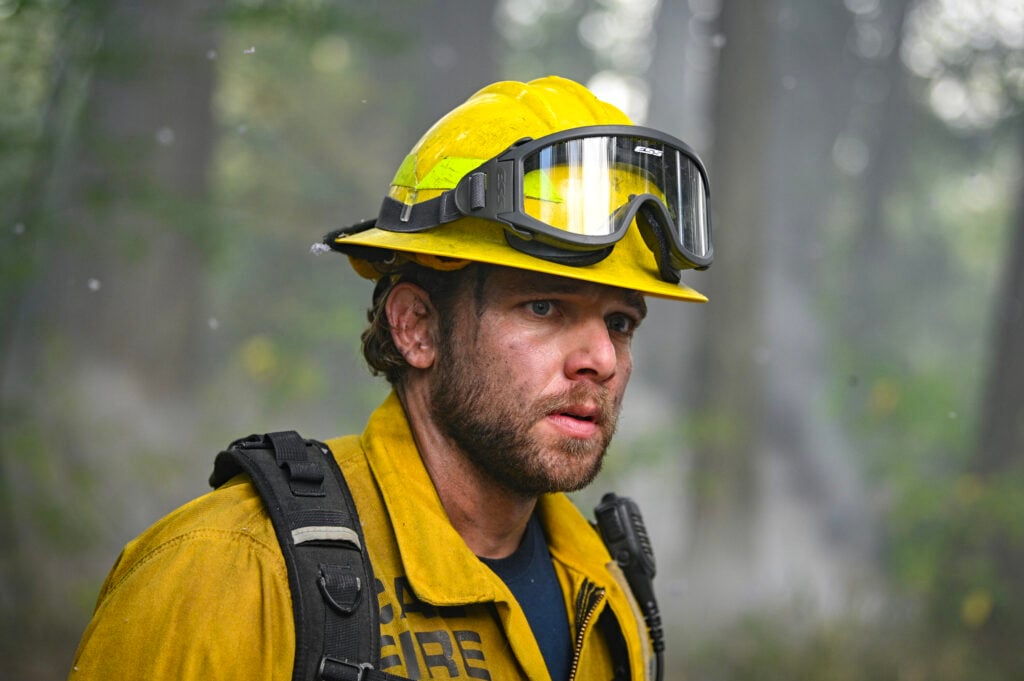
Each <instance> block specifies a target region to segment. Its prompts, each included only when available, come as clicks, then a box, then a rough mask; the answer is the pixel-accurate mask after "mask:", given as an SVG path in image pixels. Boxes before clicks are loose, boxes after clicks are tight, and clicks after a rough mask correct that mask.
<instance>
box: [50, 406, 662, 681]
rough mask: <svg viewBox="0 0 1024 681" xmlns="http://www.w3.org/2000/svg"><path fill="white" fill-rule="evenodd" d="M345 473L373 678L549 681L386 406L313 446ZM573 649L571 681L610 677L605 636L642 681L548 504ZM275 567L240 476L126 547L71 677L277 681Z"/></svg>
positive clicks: (286, 630)
mask: <svg viewBox="0 0 1024 681" xmlns="http://www.w3.org/2000/svg"><path fill="white" fill-rule="evenodd" d="M327 444H328V445H329V446H330V448H331V450H332V452H333V453H334V455H335V458H336V459H337V461H338V463H339V465H340V466H341V468H342V470H343V471H344V472H345V477H346V480H347V481H348V484H349V487H350V488H351V490H352V495H353V497H354V499H355V502H356V506H357V508H358V511H359V515H360V520H361V521H362V523H363V530H364V533H365V536H366V544H367V549H368V551H369V553H370V557H371V560H372V563H373V569H374V573H375V576H376V578H377V585H376V587H377V592H378V601H379V604H380V629H381V643H382V645H381V662H380V667H379V668H380V669H382V670H384V671H387V672H390V673H392V674H400V675H403V676H407V677H409V678H411V679H421V678H434V679H437V678H442V679H444V678H460V679H465V678H469V679H493V680H494V681H500V680H504V679H538V680H540V679H549V675H548V672H547V667H546V666H545V664H544V659H543V657H542V655H541V652H540V649H539V648H538V646H537V643H536V641H535V639H534V637H533V634H532V632H531V630H530V626H529V624H528V623H527V620H526V616H525V615H524V614H523V611H522V609H521V608H520V607H519V605H518V603H517V602H516V601H515V598H514V597H513V596H512V594H511V592H510V591H509V590H508V588H507V587H506V586H505V584H504V582H502V581H501V579H500V578H498V577H497V576H496V575H495V574H494V573H493V572H492V571H491V570H490V569H489V568H488V567H487V566H485V565H484V564H483V563H482V562H481V561H480V560H479V559H477V557H476V556H474V555H473V553H472V552H471V551H470V550H469V548H468V547H467V546H466V544H465V542H463V541H462V538H461V537H460V536H459V535H458V533H456V531H455V530H454V529H453V528H452V526H451V524H450V523H449V522H448V519H447V516H446V515H445V512H444V508H443V507H442V506H441V502H440V500H439V499H438V497H437V493H436V492H435V490H434V486H433V484H432V483H431V480H430V477H429V475H428V474H427V472H426V469H425V468H424V466H423V463H422V461H421V459H420V457H419V453H418V452H417V450H416V447H415V444H414V442H413V439H412V435H411V433H410V431H409V426H408V423H407V421H406V418H405V413H404V411H403V409H402V406H401V403H400V402H399V400H398V399H397V397H396V396H395V395H394V394H392V395H391V396H389V397H388V399H387V400H386V401H385V402H384V404H383V405H382V406H381V407H380V408H378V409H377V410H376V411H375V412H374V413H373V415H372V416H371V418H370V421H369V423H368V425H367V428H366V431H365V432H364V433H363V434H362V436H355V435H351V436H347V437H342V438H338V439H335V440H331V441H329V442H328V443H327ZM538 508H539V511H540V515H541V521H542V524H543V527H544V530H545V534H546V536H547V538H548V545H549V548H550V551H551V555H552V557H553V560H554V565H555V572H556V574H557V575H558V579H559V582H560V584H561V587H562V592H563V594H564V598H565V607H566V611H567V613H568V617H569V624H570V631H571V633H572V635H573V637H574V638H575V652H574V671H573V678H574V679H580V680H581V681H591V680H594V679H610V678H611V677H612V675H613V674H612V665H611V654H610V651H609V645H608V640H607V636H606V631H607V630H608V628H609V625H611V628H613V629H617V630H618V631H619V632H621V636H622V640H624V642H625V647H626V650H627V652H628V657H629V666H630V671H631V678H633V679H644V678H648V677H649V675H650V671H649V670H650V669H651V659H650V653H649V651H650V645H649V641H648V638H647V632H646V629H645V627H644V625H643V620H642V618H641V617H640V615H639V611H638V610H637V608H636V604H635V602H634V601H633V598H632V596H631V595H630V593H629V591H628V588H626V587H625V586H624V585H625V579H624V578H623V576H622V574H621V572H620V571H619V570H618V568H617V566H616V565H615V564H614V562H612V561H611V559H610V557H609V555H608V552H607V550H606V549H605V547H604V545H603V544H602V542H601V539H600V537H599V536H598V535H597V533H596V532H595V531H594V530H593V528H592V527H591V526H590V524H589V523H588V522H587V521H586V520H585V519H584V518H583V516H582V515H580V513H579V511H577V509H576V508H575V506H573V504H572V502H571V501H569V499H568V498H566V497H565V496H564V495H562V494H555V495H546V496H544V497H542V498H541V499H540V502H539V505H538ZM294 654H295V629H294V623H293V620H292V612H291V596H290V592H289V587H288V576H287V568H286V567H285V563H284V558H283V556H282V554H281V550H280V548H279V547H278V543H277V539H276V537H275V535H274V529H273V527H272V525H271V522H270V518H269V516H268V515H267V514H266V513H265V512H264V510H263V507H262V502H261V501H260V499H259V497H258V496H257V494H256V492H255V490H254V489H253V487H252V486H251V484H250V483H249V481H248V478H246V477H244V476H238V477H236V478H235V479H234V480H232V481H231V482H229V483H228V484H226V485H224V486H222V487H221V488H219V489H217V490H215V491H213V492H211V493H209V494H206V495H205V496H202V497H200V498H198V499H196V500H194V501H192V502H190V503H188V504H186V505H185V506H182V507H181V508H179V509H178V510H176V511H174V512H172V513H171V514H169V515H168V516H166V517H164V518H163V519H162V520H160V521H158V522H157V523H156V524H155V525H153V526H152V527H151V528H150V529H148V530H147V531H146V532H145V533H143V534H142V535H141V536H140V537H138V538H137V539H135V540H134V541H132V542H130V543H129V544H128V545H127V546H126V547H125V549H124V551H123V552H122V554H121V556H120V558H119V559H118V561H117V563H116V564H115V565H114V567H113V569H112V570H111V572H110V574H109V575H108V577H107V580H106V582H105V583H104V585H103V588H102V590H101V592H100V596H99V600H98V603H97V606H96V610H95V613H94V615H93V618H92V621H91V622H90V623H89V626H88V628H87V629H86V631H85V633H84V635H83V638H82V641H81V643H80V644H79V647H78V651H77V653H76V656H75V661H74V666H73V669H72V672H71V675H70V678H71V679H76V680H83V681H84V680H86V679H97V680H102V681H111V680H113V679H147V680H148V681H183V680H189V679H202V680H204V681H211V680H220V679H224V680H228V679H232V680H234V679H237V680H238V681H243V680H244V681H259V680H261V679H266V680H267V681H270V680H271V679H273V680H275V681H285V680H287V679H290V678H291V674H292V663H293V658H294Z"/></svg>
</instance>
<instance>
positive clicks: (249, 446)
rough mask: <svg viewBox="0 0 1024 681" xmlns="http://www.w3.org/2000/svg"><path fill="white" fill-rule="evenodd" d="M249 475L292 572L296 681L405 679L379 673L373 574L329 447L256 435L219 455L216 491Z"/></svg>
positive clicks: (287, 436) (293, 436) (289, 434)
mask: <svg viewBox="0 0 1024 681" xmlns="http://www.w3.org/2000/svg"><path fill="white" fill-rule="evenodd" d="M242 472H244V473H248V474H249V477H250V478H251V479H252V483H253V485H254V486H255V488H256V491H257V492H259V495H260V497H261V498H262V499H263V503H264V506H265V507H266V509H267V512H268V514H269V515H270V519H271V521H272V522H273V525H274V531H275V533H276V534H277V539H278V542H279V543H280V545H281V552H282V553H283V554H284V559H285V563H286V565H287V566H288V583H289V587H290V588H291V595H292V609H293V614H294V618H295V665H294V668H293V673H292V679H293V681H310V680H317V681H387V680H399V679H400V678H401V677H397V676H394V675H391V674H385V673H383V672H380V671H377V670H375V669H373V667H374V666H375V665H376V664H378V662H379V658H380V625H379V622H378V612H377V598H376V593H375V589H374V577H373V567H372V566H371V565H370V559H369V556H368V554H367V552H366V551H365V550H364V548H363V547H364V546H365V542H364V537H363V529H362V526H361V525H360V523H359V516H358V514H357V513H356V507H355V503H354V502H353V500H352V494H351V492H350V491H349V489H348V485H347V484H346V483H345V477H344V475H343V474H342V472H341V469H340V468H338V464H337V463H336V462H335V461H334V456H333V455H332V454H331V451H330V449H329V448H328V447H327V445H325V444H323V443H322V442H317V441H315V440H304V439H303V438H301V437H300V436H299V435H298V433H296V432H294V431H284V432H278V433H267V434H266V435H250V436H249V437H247V438H244V439H241V440H236V441H235V442H233V443H231V445H230V446H229V447H228V448H227V449H226V450H225V451H222V452H221V453H220V454H218V455H217V459H216V461H215V463H214V469H213V473H212V474H211V475H210V485H211V486H212V487H219V486H221V485H223V484H224V483H225V482H227V481H228V480H230V479H231V478H233V477H234V476H235V475H237V474H239V473H242Z"/></svg>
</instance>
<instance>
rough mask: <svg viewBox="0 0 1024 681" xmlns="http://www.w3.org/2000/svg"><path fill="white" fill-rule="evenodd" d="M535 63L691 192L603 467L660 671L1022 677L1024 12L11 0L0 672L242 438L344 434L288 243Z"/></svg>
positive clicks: (2, 197) (349, 418)
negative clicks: (648, 537)
mask: <svg viewBox="0 0 1024 681" xmlns="http://www.w3.org/2000/svg"><path fill="white" fill-rule="evenodd" d="M548 73H557V74H560V75H564V76H567V77H570V78H574V79H576V80H579V81H581V82H584V83H586V84H588V85H590V86H591V87H592V88H593V89H594V90H595V91H596V92H598V93H599V94H600V95H601V96H603V97H604V98H606V99H609V100H611V101H613V102H615V103H617V104H619V105H620V106H621V107H622V108H624V109H625V110H626V111H627V112H628V113H630V114H631V115H632V116H633V117H634V119H635V120H636V121H637V122H638V123H644V124H647V125H650V126H653V127H657V128H660V129H663V130H665V131H667V132H670V133H672V134H675V135H676V136H678V137H681V138H683V139H685V140H687V141H688V142H690V143H691V144H692V145H693V146H694V147H695V148H697V149H698V151H699V152H700V153H701V154H702V155H703V156H704V158H705V160H706V161H707V163H708V165H709V169H710V173H711V180H712V201H713V204H714V221H715V226H716V234H715V239H716V256H717V260H716V262H715V265H714V266H713V267H712V269H711V270H710V271H708V272H707V273H692V274H690V275H689V276H688V277H687V282H688V283H689V284H690V285H692V286H694V287H696V288H697V289H698V290H701V291H703V292H705V293H707V294H708V295H709V296H710V298H711V303H710V304H708V305H679V304H671V303H666V302H664V301H653V304H652V314H651V316H650V317H649V320H648V322H647V323H645V325H644V328H643V329H642V331H641V333H640V334H639V337H638V340H637V345H638V346H639V347H638V349H637V357H638V367H637V370H636V372H635V374H634V381H633V384H632V386H631V388H630V394H629V395H628V396H627V404H626V407H625V414H624V424H623V426H622V427H621V429H620V434H619V436H618V438H617V440H616V442H615V443H614V445H613V451H612V454H611V456H610V460H609V463H608V465H607V466H606V471H605V472H604V473H602V476H601V478H600V479H599V482H598V483H597V484H596V485H595V486H594V488H593V489H591V490H588V491H586V492H585V493H581V494H579V495H578V501H579V503H580V505H581V506H582V507H583V508H585V509H589V508H591V507H592V506H593V504H594V502H595V501H596V500H597V498H598V497H599V495H600V494H601V493H602V492H603V491H607V490H612V489H614V490H616V491H618V492H619V493H624V494H630V495H633V496H635V497H637V498H638V499H639V501H640V502H641V505H642V507H643V508H644V509H645V515H646V519H647V521H648V525H649V526H650V528H651V532H652V535H653V537H654V541H655V549H656V552H657V558H658V570H659V571H658V578H657V581H656V588H657V590H658V593H659V597H660V600H661V610H662V613H663V616H664V619H665V622H666V629H667V635H668V670H667V674H666V679H691V680H702V681H703V680H707V681H717V680H721V681H730V680H747V679H758V680H765V679H769V680H771V679H780V680H781V679H786V680H787V681H788V680H790V679H801V680H816V679H822V680H824V679H828V680H829V681H869V680H870V681H886V680H894V681H895V680H899V681H917V680H925V679H928V680H938V681H947V680H953V679H971V680H972V681H989V680H997V679H999V680H1003V679H1006V680H1008V679H1019V678H1020V674H1021V673H1022V670H1024V652H1022V648H1021V642H1022V641H1024V124H1022V123H1024V0H688V1H684V0H660V1H659V0H463V1H459V0H422V1H413V0H380V1H377V2H361V1H360V2H356V1H351V2H340V1H336V2H331V1H328V0H180V1H179V2H173V3H171V2H154V3H142V2H133V1H131V0H74V1H71V0H0V267H2V269H0V353H2V360H3V361H2V364H0V367H2V368H0V372H2V373H0V381H2V383H0V390H2V392H0V400H2V401H0V614H2V617H0V627H2V629H0V676H2V677H3V678H5V679H19V680H21V679H29V680H36V679H39V680H44V679H45V680H50V679H59V678H63V677H64V676H65V675H66V674H67V672H68V670H69V667H70V664H71V659H72V655H73V652H74V648H75V645H76V644H77V640H78V637H79V636H80V634H81V632H82V630H83V629H84V627H85V624H86V622H87V620H88V618H89V615H90V612H91V609H92V607H93V604H94V602H95V598H96V595H97V592H98V589H99V587H100V584H101V582H102V579H103V577H104V575H105V574H106V572H107V570H108V569H109V567H110V566H111V565H112V564H113V562H114V560H115V559H116V557H117V554H118V551H119V550H120V547H121V546H122V545H123V544H124V543H125V542H126V541H127V540H129V539H130V538H131V537H133V536H134V535H135V534H137V533H138V532H140V531H141V530H142V529H143V528H145V527H146V526H148V525H149V524H150V523H152V522H153V521H154V520H156V519H157V518H158V517H159V516H161V515H163V514H164V513H166V512H168V511H169V510H171V509H172V508H174V507H175V506H176V505H178V504H180V503H182V502H184V501H186V500H187V499H189V498H191V497H193V496H196V495H198V494H201V493H203V492H204V491H205V489H206V478H207V475H208V473H209V471H210V470H211V466H212V460H213V456H214V455H215V453H216V452H217V451H218V450H219V449H220V448H221V447H222V446H224V445H226V444H227V443H228V442H229V441H230V440H232V439H234V438H235V437H239V436H242V435H246V434H248V433H251V432H257V431H258V432H264V431H269V430H276V429H286V428H294V429H297V430H299V431H300V432H302V433H304V434H305V435H307V436H308V437H317V438H327V437H330V436H333V435H336V434H340V433H344V432H352V431H358V430H360V429H361V428H362V425H363V423H364V420H365V417H366V415H367V414H368V413H369V411H370V410H371V409H372V408H373V407H374V406H375V405H376V403H377V402H378V401H379V400H381V399H382V398H383V396H384V394H385V385H384V383H383V381H382V380H378V379H373V378H372V377H370V376H369V374H368V372H367V371H366V369H365V367H364V366H363V364H362V362H361V360H360V358H359V354H358V336H359V333H360V331H361V329H362V326H363V320H364V317H365V308H366V306H367V304H368V301H369V296H370V285H369V284H368V283H367V282H365V281H363V280H360V279H359V278H358V277H356V276H355V275H354V274H352V273H351V272H350V271H349V270H348V267H347V265H346V263H345V262H344V260H343V259H342V258H340V257H337V256H334V255H323V256H314V255H312V254H311V253H310V245H311V244H312V243H313V242H314V241H316V240H318V239H319V238H320V236H321V235H323V234H324V233H326V232H327V231H329V230H330V229H332V228H335V227H338V226H340V225H344V224H349V223H351V222H354V221H356V220H359V219H362V218H365V217H367V216H370V215H372V214H373V213H374V212H375V211H376V209H377V206H378V204H379V201H380V199H381V197H382V196H383V194H384V192H385V190H386V187H387V186H388V184H389V180H390V178H391V176H392V174H393V172H394V171H395V169H396V168H397V166H398V163H399V162H400V160H401V159H402V157H403V156H404V154H405V153H406V152H407V151H408V149H409V148H410V147H411V146H412V144H413V143H414V142H415V140H416V139H417V138H418V137H419V136H420V135H421V134H422V132H423V131H424V130H425V129H426V128H427V127H428V126H429V125H430V124H431V123H432V122H433V121H434V120H435V119H436V118H437V117H439V116H440V115H441V114H442V113H444V112H445V111H447V110H448V109H450V108H451V107H453V106H454V105H456V104H457V103H459V102H461V101H462V100H463V99H465V98H466V97H467V96H469V95H470V94H471V93H472V92H474V91H475V90H477V89H478V88H479V87H481V86H483V85H484V84H487V83H489V82H492V81H495V80H499V79H502V78H512V79H517V80H526V79H529V78H532V77H537V76H541V75H545V74H548Z"/></svg>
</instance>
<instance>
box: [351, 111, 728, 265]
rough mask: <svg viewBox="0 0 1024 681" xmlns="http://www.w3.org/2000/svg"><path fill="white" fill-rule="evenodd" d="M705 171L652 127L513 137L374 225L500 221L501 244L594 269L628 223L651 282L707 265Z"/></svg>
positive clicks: (387, 204)
mask: <svg viewBox="0 0 1024 681" xmlns="http://www.w3.org/2000/svg"><path fill="white" fill-rule="evenodd" d="M709 205H710V196H709V189H708V181H707V173H706V171H705V169H704V165H703V163H701V161H700V159H699V158H698V157H697V155H696V153H694V151H693V150H692V149H690V148H689V147H688V146H687V145H686V144H685V143H684V142H682V141H680V140H678V139H676V138H675V137H672V136H670V135H666V134H664V133H662V132H659V131H657V130H652V129H650V128H643V127H638V126H623V125H605V126H587V127H581V128H575V129H571V130H566V131H562V132H557V133H554V134H551V135H546V136H544V137H541V138H539V139H531V138H525V139H522V140H519V141H518V142H516V143H515V144H513V145H512V146H511V147H509V148H508V149H506V150H505V151H504V152H502V153H501V154H499V155H498V156H496V157H494V158H492V159H490V160H489V161H486V162H484V163H482V164H481V165H479V166H478V167H477V168H475V169H474V170H471V171H470V172H469V173H466V174H465V175H464V176H463V177H462V179H460V180H459V181H458V183H457V184H456V186H455V187H454V188H452V189H448V190H447V191H444V192H443V193H441V194H440V195H439V196H437V197H435V198H432V199H429V200H427V201H423V202H421V203H416V204H407V203H403V202H401V201H398V200H396V199H394V198H391V197H388V198H385V199H384V202H383V204H382V206H381V210H380V214H379V216H378V217H377V219H376V220H373V221H367V222H366V223H361V224H358V225H353V226H352V227H349V228H347V229H345V230H341V232H342V233H349V234H352V233H355V232H358V231H362V230H364V229H368V228H369V227H377V228H379V229H383V230H388V231H392V232H406V233H408V232H421V231H424V230H428V229H432V228H434V227H437V226H439V225H443V224H446V223H448V222H451V221H453V220H457V219H460V218H463V217H477V218H483V219H486V220H491V221H494V222H497V223H500V224H502V225H503V226H504V228H505V238H506V241H507V242H508V244H509V246H511V247H512V248H515V249H517V250H519V251H521V252H524V253H527V254H529V255H532V256H535V257H539V258H543V259H545V260H548V261H552V262H557V263H562V264H567V265H589V264H594V263H596V262H600V261H601V260H602V259H604V258H605V257H607V256H608V254H609V253H611V251H612V248H613V247H614V246H615V244H616V243H617V242H618V241H619V240H620V239H622V238H623V236H625V234H626V231H627V230H628V229H629V226H630V224H631V223H632V222H633V220H634V219H635V220H636V223H637V226H638V227H639V230H640V233H641V235H642V236H643V239H644V242H645V243H646V245H647V247H648V248H650V250H651V251H652V252H653V253H654V256H655V259H656V261H657V263H658V268H659V272H660V275H661V277H662V278H663V279H664V280H666V281H670V282H673V283H676V282H678V281H679V279H680V275H679V273H680V270H683V269H689V268H696V269H705V268H707V267H708V266H709V265H710V264H711V261H712V244H711V218H710V215H709V211H708V206H709Z"/></svg>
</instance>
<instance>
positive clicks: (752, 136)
mask: <svg viewBox="0 0 1024 681" xmlns="http://www.w3.org/2000/svg"><path fill="white" fill-rule="evenodd" d="M775 11H776V3H775V2H767V3H765V2H744V1H743V0H726V2H725V3H724V4H723V7H722V13H721V15H720V22H721V23H720V26H721V30H720V33H721V35H723V36H724V38H725V41H726V42H725V45H724V47H723V49H722V50H721V53H720V61H719V68H718V77H717V82H718V91H717V94H716V98H715V114H716V115H715V117H714V120H715V122H716V129H715V144H714V152H713V154H712V156H711V158H710V159H709V164H708V165H709V173H710V176H711V187H712V193H711V200H712V206H713V224H714V230H715V231H714V238H715V263H714V265H713V266H712V267H711V269H710V270H708V272H707V274H706V275H703V276H701V278H700V279H701V285H700V287H699V288H700V289H701V290H702V291H703V292H705V293H706V294H707V295H708V297H709V298H710V300H711V302H710V303H709V304H708V305H707V306H702V307H701V308H700V309H699V310H698V311H697V312H696V313H695V314H694V316H693V324H694V328H697V329H700V330H701V333H702V334H703V338H702V340H701V342H700V347H699V349H698V352H697V353H696V357H695V361H696V365H697V370H696V371H695V372H694V373H695V376H696V380H695V381H694V391H695V394H696V400H695V402H696V403H695V405H694V408H693V412H692V413H693V418H694V420H695V428H696V433H697V441H696V442H695V456H694V461H693V468H692V490H693V494H694V502H693V541H692V545H691V548H690V554H691V560H692V562H693V568H692V570H691V572H692V574H693V576H692V577H691V581H693V582H694V583H699V584H701V588H700V591H701V594H702V598H706V599H708V601H709V602H708V603H705V604H704V605H705V606H711V605H715V601H716V600H717V599H718V598H719V597H721V596H723V595H725V594H726V593H727V592H728V591H729V590H730V589H733V588H735V585H736V584H737V583H742V582H743V580H744V578H745V576H746V575H745V574H744V566H746V565H748V564H749V557H750V552H751V551H752V548H753V547H752V540H753V537H752V528H753V523H752V516H753V513H754V510H755V500H756V492H757V489H756V480H755V468H754V460H753V457H754V453H755V451H756V449H757V446H756V445H757V441H758V439H759V433H760V432H761V429H762V428H763V421H762V413H761V404H760V399H759V398H760V390H761V372H760V369H759V367H758V365H757V357H756V353H757V348H758V345H759V343H760V338H761V336H762V333H763V327H762V318H761V315H760V310H761V307H762V305H761V303H762V300H761V290H762V288H763V284H762V272H763V269H762V259H761V248H762V245H763V243H764V242H763V240H762V238H761V235H762V234H763V233H764V217H765V216H764V214H763V212H762V206H763V202H764V199H765V198H766V197H764V196H763V195H762V194H761V189H762V187H764V182H763V177H764V173H765V172H766V169H767V163H768V159H767V157H766V141H767V138H768V126H769V109H770V103H769V94H768V87H769V83H770V82H771V79H772V73H773V69H772V63H773V59H774V57H773V54H772V45H773V42H774V34H775V31H774V25H775V17H774V13H775ZM691 280H695V279H694V278H691ZM727 600H734V599H727ZM719 603H721V601H719ZM694 614H697V615H700V613H694Z"/></svg>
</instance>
